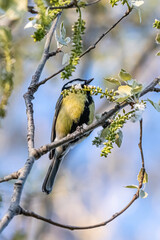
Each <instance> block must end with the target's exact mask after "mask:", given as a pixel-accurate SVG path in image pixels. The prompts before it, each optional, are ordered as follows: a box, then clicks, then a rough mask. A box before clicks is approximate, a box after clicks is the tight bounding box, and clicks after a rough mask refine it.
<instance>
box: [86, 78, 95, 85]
mask: <svg viewBox="0 0 160 240" xmlns="http://www.w3.org/2000/svg"><path fill="white" fill-rule="evenodd" d="M93 79H94V78H91V79H89V80H86V82H85V84H86V85H88V84H89V83H90V82H92V81H93Z"/></svg>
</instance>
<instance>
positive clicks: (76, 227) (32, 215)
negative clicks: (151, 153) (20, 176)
mask: <svg viewBox="0 0 160 240" xmlns="http://www.w3.org/2000/svg"><path fill="white" fill-rule="evenodd" d="M150 85H151V84H150ZM138 146H139V149H140V152H141V161H142V168H141V169H142V175H141V180H140V181H139V186H138V189H137V192H136V193H135V194H134V195H133V198H132V199H131V201H130V202H129V203H128V204H127V205H126V206H125V207H124V208H123V209H122V210H121V211H119V212H117V213H115V214H114V215H113V216H112V217H111V218H109V219H108V220H106V221H104V222H101V223H97V224H94V225H89V226H73V225H66V224H61V223H58V222H55V221H52V220H51V219H48V218H45V217H42V216H40V215H38V214H37V213H35V212H33V211H28V210H25V209H23V208H20V213H19V214H23V215H24V216H27V217H33V218H36V219H39V220H41V221H44V222H47V223H49V224H51V225H54V226H56V227H60V228H65V229H68V230H72V231H73V230H86V229H93V228H98V227H102V226H106V225H107V224H108V223H110V222H112V221H113V220H114V219H115V218H117V217H118V216H120V215H121V214H122V213H124V212H125V211H126V210H127V209H128V208H129V207H130V206H131V205H132V204H133V203H134V202H135V200H136V199H138V198H139V192H140V189H141V188H142V186H143V179H144V173H145V164H144V155H143V149H142V119H141V120H140V141H139V144H138Z"/></svg>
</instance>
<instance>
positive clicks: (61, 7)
mask: <svg viewBox="0 0 160 240" xmlns="http://www.w3.org/2000/svg"><path fill="white" fill-rule="evenodd" d="M100 1H101V0H96V1H93V2H91V3H84V4H83V6H82V7H88V6H92V5H94V4H96V3H98V2H100ZM76 7H77V4H75V1H72V2H71V3H69V4H68V5H65V6H57V7H46V9H47V8H49V10H54V9H68V8H76ZM79 7H81V6H79ZM27 8H28V12H30V13H32V14H38V11H37V10H35V9H34V6H29V5H28V6H27Z"/></svg>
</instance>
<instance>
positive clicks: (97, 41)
mask: <svg viewBox="0 0 160 240" xmlns="http://www.w3.org/2000/svg"><path fill="white" fill-rule="evenodd" d="M131 11H132V8H130V9H129V10H128V11H127V12H126V13H125V14H124V15H123V16H122V17H121V18H120V19H119V20H118V21H117V22H116V23H114V24H113V26H112V27H110V28H109V29H108V30H107V31H105V32H104V33H103V34H102V35H101V36H100V37H99V38H98V39H97V40H96V42H95V43H94V44H93V45H91V46H90V47H89V48H88V49H87V50H86V51H84V52H83V53H82V54H81V55H80V56H79V58H82V57H83V56H84V55H86V54H87V53H89V52H90V51H91V50H93V49H94V48H95V47H96V46H97V44H98V43H99V42H100V41H101V40H102V39H103V38H104V37H105V36H106V35H107V34H108V33H109V32H110V31H112V29H114V28H115V27H116V26H117V25H118V24H119V23H120V22H121V21H122V20H123V19H124V18H125V17H127V16H128V15H129V14H130V12H131ZM64 69H65V67H63V68H61V69H60V70H59V71H57V72H56V73H53V74H52V75H51V76H49V77H47V78H45V79H44V80H42V81H40V82H39V83H38V84H36V87H37V88H38V87H39V86H40V85H42V84H45V83H46V82H47V81H48V80H50V79H51V78H53V77H55V76H57V75H58V74H59V73H61V72H63V71H64Z"/></svg>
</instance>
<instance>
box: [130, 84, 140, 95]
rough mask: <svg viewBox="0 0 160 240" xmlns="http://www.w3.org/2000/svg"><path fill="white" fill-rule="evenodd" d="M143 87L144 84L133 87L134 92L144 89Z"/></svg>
mask: <svg viewBox="0 0 160 240" xmlns="http://www.w3.org/2000/svg"><path fill="white" fill-rule="evenodd" d="M142 89H143V86H142V84H141V85H139V86H136V87H135V88H133V89H132V94H137V93H140V92H141V91H142Z"/></svg>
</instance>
